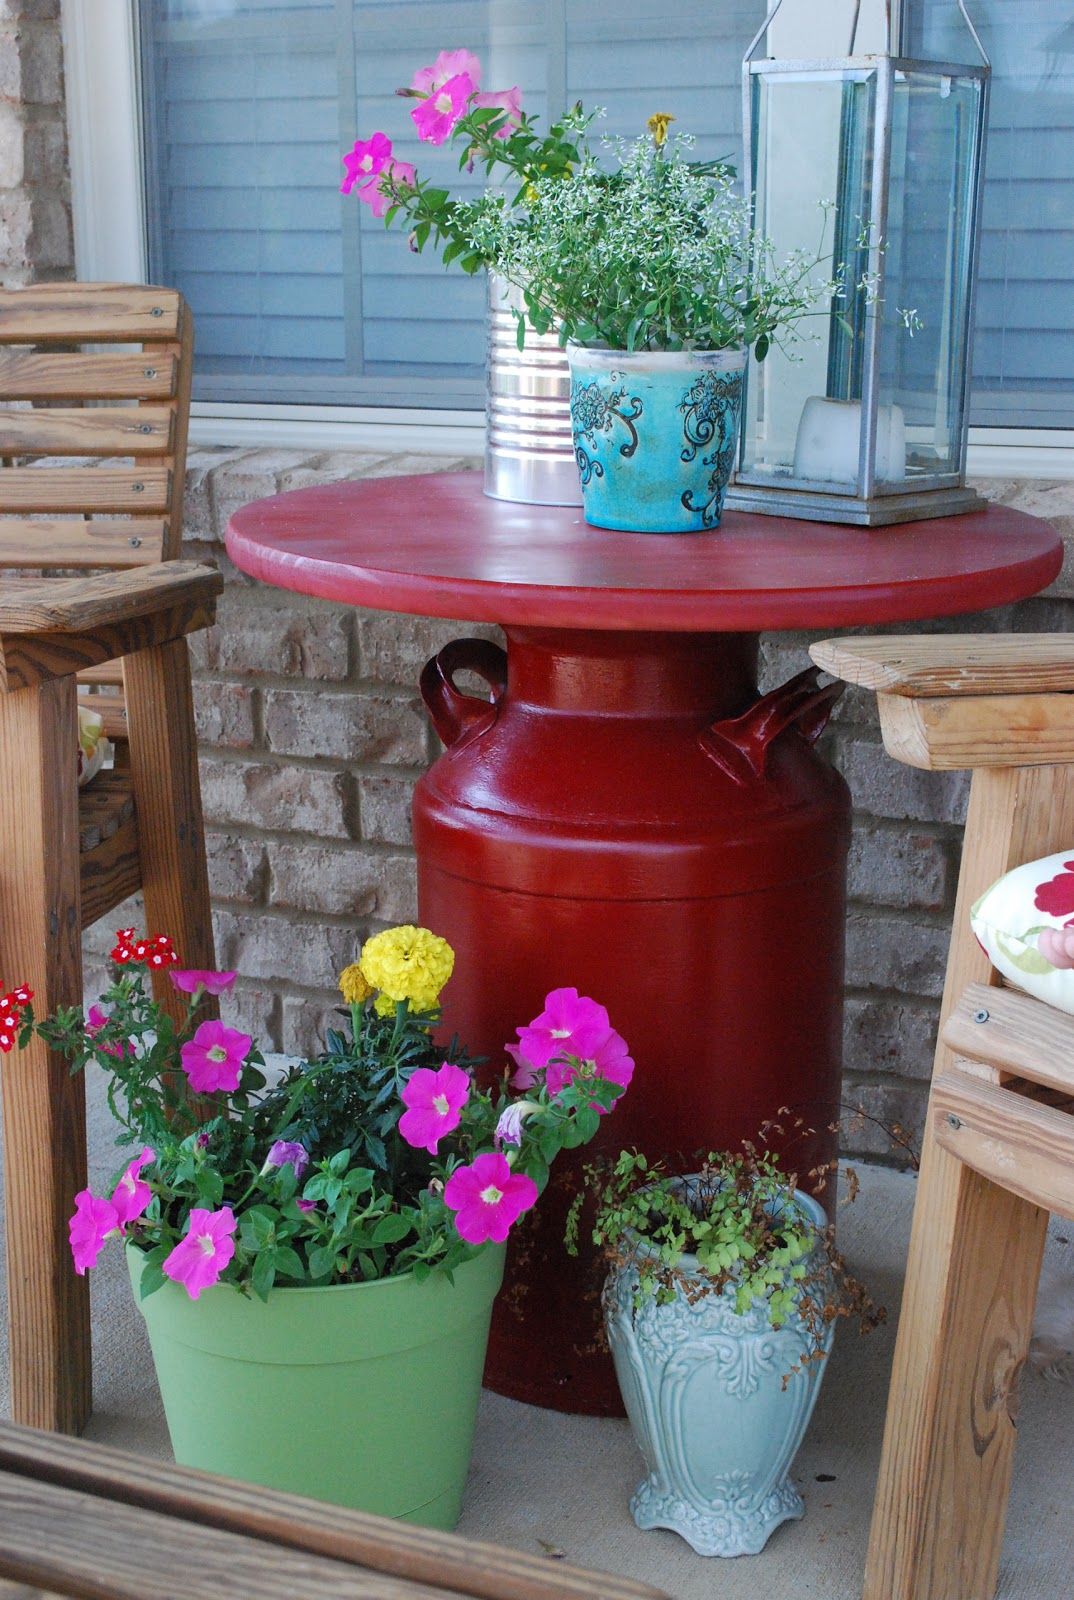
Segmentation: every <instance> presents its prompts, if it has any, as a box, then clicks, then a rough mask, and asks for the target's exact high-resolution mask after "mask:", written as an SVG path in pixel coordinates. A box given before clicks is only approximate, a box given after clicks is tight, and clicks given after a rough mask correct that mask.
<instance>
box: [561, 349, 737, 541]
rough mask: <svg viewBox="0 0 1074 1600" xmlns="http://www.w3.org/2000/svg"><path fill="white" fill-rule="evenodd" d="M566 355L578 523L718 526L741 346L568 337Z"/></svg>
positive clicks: (699, 529)
mask: <svg viewBox="0 0 1074 1600" xmlns="http://www.w3.org/2000/svg"><path fill="white" fill-rule="evenodd" d="M567 356H568V360H569V361H570V368H571V423H572V427H573V430H574V453H575V457H576V459H577V462H578V471H579V475H580V478H581V484H582V503H583V505H584V507H585V517H586V521H587V522H591V523H593V524H594V525H595V526H596V527H598V528H619V529H624V530H630V531H633V532H635V533H704V532H706V531H708V530H711V529H713V528H716V527H718V526H719V522H720V515H721V513H722V511H723V502H724V495H725V493H726V491H727V484H728V481H729V479H730V476H731V471H732V468H733V466H734V461H735V448H736V444H737V440H738V420H739V413H740V411H741V406H742V374H743V372H744V370H745V366H746V352H745V351H744V350H682V351H656V350H654V351H648V350H647V351H634V352H633V353H631V352H630V351H626V350H596V349H589V348H587V347H585V346H582V345H576V344H569V345H568V346H567Z"/></svg>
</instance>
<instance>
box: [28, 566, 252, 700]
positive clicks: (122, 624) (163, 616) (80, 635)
mask: <svg viewBox="0 0 1074 1600" xmlns="http://www.w3.org/2000/svg"><path fill="white" fill-rule="evenodd" d="M223 583H224V580H223V578H222V577H221V575H220V573H219V572H217V571H216V569H215V568H214V567H203V566H199V565H197V563H195V562H193V561H165V562H162V563H160V564H159V565H158V566H153V567H141V568H138V569H135V570H133V571H128V572H110V573H108V574H107V575H106V576H104V577H100V578H72V579H66V578H55V579H48V580H45V581H43V582H35V583H22V582H16V583H12V584H10V585H8V586H6V587H5V588H4V589H3V590H2V591H0V693H2V694H7V693H10V692H11V691H12V690H15V689H26V688H29V687H30V686H31V685H33V684H37V683H41V682H43V681H44V680H45V679H47V678H62V677H68V676H70V675H71V674H72V673H77V672H83V671H84V670H85V669H86V668H87V667H96V666H99V665H100V664H101V663H102V662H105V661H116V660H119V659H120V658H121V657H123V656H129V655H134V654H135V653H136V652H137V651H139V650H147V649H149V648H150V647H151V646H153V645H160V644H167V643H169V641H170V640H172V639H181V638H183V636H184V635H185V634H188V633H194V632H196V631H197V630H198V629H199V628H207V627H209V625H210V624H211V623H212V622H213V620H214V619H215V616H216V597H217V595H218V594H219V593H220V591H221V589H222V588H223Z"/></svg>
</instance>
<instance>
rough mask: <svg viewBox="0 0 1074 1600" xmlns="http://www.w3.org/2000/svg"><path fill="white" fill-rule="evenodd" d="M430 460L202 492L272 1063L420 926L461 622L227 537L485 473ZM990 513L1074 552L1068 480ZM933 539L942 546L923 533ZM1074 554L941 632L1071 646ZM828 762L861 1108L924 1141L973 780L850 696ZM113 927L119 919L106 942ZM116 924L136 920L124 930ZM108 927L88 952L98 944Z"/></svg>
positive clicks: (849, 1134)
mask: <svg viewBox="0 0 1074 1600" xmlns="http://www.w3.org/2000/svg"><path fill="white" fill-rule="evenodd" d="M473 465H476V463H473V462H459V461H457V462H448V461H445V460H444V459H442V458H433V457H420V458H416V457H412V456H411V457H404V456H394V457H384V456H374V455H363V454H358V453H347V452H337V453H333V454H327V455H326V454H302V453H300V452H295V451H267V450H265V451H245V452H244V451H207V452H198V453H196V454H195V456H194V457H193V459H192V462H191V467H190V473H189V478H188V497H189V498H188V508H187V523H186V526H187V537H188V541H189V542H188V547H187V548H188V553H189V554H190V555H192V556H197V557H199V558H209V559H212V560H215V561H218V562H220V563H221V565H222V566H223V567H224V570H225V573H226V576H227V586H226V588H225V592H224V596H223V599H222V602H221V606H220V612H219V623H218V626H217V628H216V629H215V631H214V632H213V633H212V634H211V635H207V636H206V635H202V636H199V638H198V639H197V640H196V641H195V643H194V652H195V670H196V679H197V683H196V697H197V712H198V725H199V731H200V738H201V762H202V784H203V789H204V797H205V807H206V814H207V819H208V826H209V856H210V872H211V875H212V882H213V892H214V899H215V903H216V921H217V939H218V952H219V956H220V959H221V961H222V962H223V963H224V964H226V965H229V966H235V967H237V968H238V969H239V970H240V972H241V973H242V978H241V979H240V982H239V984H238V987H237V992H236V996H235V1000H234V1003H233V1014H234V1015H237V1016H238V1017H240V1018H241V1019H242V1020H243V1021H244V1023H245V1024H246V1025H247V1026H248V1027H249V1028H250V1029H251V1030H253V1031H256V1032H257V1033H259V1034H261V1035H262V1036H263V1037H264V1038H265V1039H266V1040H267V1041H270V1042H271V1043H272V1044H273V1045H274V1046H275V1047H277V1048H280V1049H283V1050H286V1051H303V1050H306V1049H308V1048H310V1047H311V1046H313V1045H314V1044H315V1042H316V1040H317V1038H318V1036H319V1034H320V1030H321V1029H322V1027H323V1025H324V1023H325V1021H326V1019H327V1017H328V1014H329V1013H330V1010H331V1008H332V1006H333V1005H334V1004H335V1001H336V995H335V991H334V988H333V976H334V974H335V972H336V971H337V970H338V969H339V968H340V967H341V966H343V965H344V964H345V963H346V962H347V961H349V960H351V959H352V958H353V955H354V952H355V949H356V946H357V944H358V942H359V941H360V940H361V939H362V938H363V937H365V935H366V934H367V933H369V932H370V931H371V930H373V929H375V928H377V927H380V926H383V925H384V924H389V923H393V922H397V921H403V920H408V919H410V918H412V917H413V916H414V915H415V910H416V906H415V874H414V860H413V855H412V852H411V848H410V830H409V814H408V812H409V801H410V793H411V790H412V787H413V784H414V781H415V779H416V777H417V776H418V774H419V773H420V772H421V770H422V768H423V767H424V765H425V763H426V762H427V761H429V760H430V759H431V758H432V756H433V755H434V753H435V740H434V738H433V736H432V734H431V733H430V731H429V729H428V727H427V724H426V720H425V717H424V713H423V710H422V708H421V705H420V701H419V700H418V697H417V694H416V691H415V685H416V682H417V676H418V673H419V671H420V669H421V666H422V665H423V663H424V662H425V660H426V659H427V658H428V657H429V656H430V655H431V654H433V653H434V652H435V651H436V650H437V649H439V648H440V646H441V645H442V644H444V643H445V642H446V641H447V640H449V639H451V638H453V637H455V636H456V635H458V634H459V633H460V632H475V631H476V632H479V633H486V634H488V635H489V636H494V633H495V630H493V629H486V628H480V627H478V628H476V629H475V627H474V625H473V624H468V623H466V622H465V620H460V621H458V622H432V621H427V620H424V619H418V618H409V617H398V616H390V615H382V614H380V613H376V612H361V611H359V612H355V611H352V610H350V609H348V608H343V607H339V606H335V605H330V604H327V603H325V602H321V601H315V600H306V599H303V598H301V597H299V596H295V595H289V594H286V593H283V592H281V591H278V590H273V589H269V588H266V587H264V586H262V585H259V584H254V583H251V582H250V581H249V580H248V579H246V578H245V577H243V576H242V575H241V574H240V573H237V572H236V571H235V570H234V569H233V568H231V567H230V566H229V565H228V563H227V560H226V557H225V555H224V552H223V547H222V541H223V534H224V529H225V527H226V524H227V519H228V517H229V515H230V513H231V511H232V510H233V509H234V508H235V507H236V506H239V505H242V504H244V503H246V502H247V501H249V500H253V499H256V498H258V497H260V496H262V495H267V494H272V493H276V492H278V491H280V490H283V489H288V488H298V487H301V486H303V485H305V484H311V483H318V482H326V481H330V480H332V479H338V478H357V477H364V476H373V475H376V476H383V475H385V474H392V473H402V472H418V471H433V470H439V469H442V468H444V467H445V466H458V467H462V466H473ZM981 487H982V488H983V489H984V491H985V492H986V493H988V494H989V495H990V496H991V497H992V498H993V499H996V500H1000V501H1002V502H1004V503H1008V504H1015V505H1019V506H1022V507H1023V508H1024V509H1026V510H1030V511H1036V512H1039V513H1040V514H1042V515H1046V516H1048V517H1050V518H1051V519H1052V520H1053V521H1054V522H1055V523H1056V525H1057V526H1059V527H1061V528H1062V529H1063V531H1064V533H1066V534H1067V535H1068V537H1069V540H1070V544H1071V549H1072V552H1074V483H1067V484H1055V485H1051V484H1044V483H1009V482H998V481H997V482H990V483H986V484H983V485H982V486H981ZM921 533H922V535H927V529H922V530H921ZM1072 601H1074V558H1072V560H1071V563H1070V565H1069V569H1068V570H1067V571H1066V572H1065V573H1064V575H1063V577H1061V578H1060V580H1059V582H1058V583H1057V584H1056V585H1055V586H1054V588H1053V589H1052V590H1051V591H1050V592H1049V594H1048V595H1047V596H1044V597H1041V598H1039V599H1037V600H1032V601H1028V602H1026V603H1024V604H1022V605H1018V606H1013V607H1007V608H1005V609H1004V610H1001V611H996V612H992V613H989V614H988V615H987V616H984V617H979V618H961V619H957V620H953V621H950V622H944V623H937V624H935V625H934V626H935V627H937V628H943V629H950V630H955V629H964V628H981V629H991V628H995V629H1010V628H1014V629H1020V630H1037V629H1064V628H1067V627H1070V626H1071V622H1072V620H1074V605H1072ZM808 643H809V636H807V635H805V634H780V635H771V636H768V637H767V638H766V639H765V640H764V641H763V669H764V670H763V680H762V682H763V686H764V687H771V686H773V685H775V684H776V683H780V682H782V681H783V680H784V679H786V678H787V677H789V676H791V675H792V674H793V673H795V672H797V671H800V670H801V668H802V667H803V666H804V665H806V664H807V654H806V652H807V646H808ZM825 747H826V748H827V750H828V752H829V754H830V755H831V757H832V758H833V759H834V760H835V762H836V763H837V764H838V765H839V767H840V768H841V769H842V771H843V772H844V773H845V774H846V777H847V779H848V781H849V783H850V785H851V788H852V790H853V793H854V798H855V803H856V808H857V809H856V813H855V830H854V844H853V849H852V853H851V860H850V896H851V910H850V920H849V930H848V956H847V1025H846V1096H845V1098H846V1101H847V1103H848V1104H851V1105H855V1106H860V1107H861V1108H862V1111H863V1112H864V1113H865V1114H867V1115H868V1116H874V1117H876V1118H878V1119H879V1122H880V1123H882V1124H885V1125H888V1126H890V1125H891V1124H893V1123H897V1124H901V1125H903V1126H904V1127H905V1128H907V1129H908V1130H909V1131H911V1132H914V1131H916V1130H917V1129H918V1128H919V1127H920V1121H921V1116H922V1112H923V1109H924V1096H925V1084H926V1082H927V1079H928V1074H929V1070H930V1066H931V1056H932V1044H933V1038H934V1033H935V1026H936V1013H937V1006H938V1000H939V995H940V990H941V987H942V981H943V967H944V961H945V958H946V950H947V938H948V931H949V928H950V920H951V913H952V907H953V902H954V889H955V881H956V877H957V872H958V858H959V849H960V843H961V822H962V819H963V816H964V813H965V804H966V793H967V787H968V784H967V780H966V777H965V776H964V775H963V774H960V773H953V774H934V773H924V772H917V771H914V770H913V769H911V768H908V767H903V766H900V765H897V764H896V763H895V762H893V761H890V760H889V759H888V758H887V757H886V756H885V754H884V752H883V749H882V746H881V743H880V737H879V732H878V729H877V724H876V717H875V710H874V701H873V698H872V696H870V695H867V694H865V693H863V692H862V691H858V690H851V691H848V692H847V694H846V695H845V696H844V699H843V701H842V703H841V704H840V706H839V708H838V711H837V714H836V716H835V718H834V720H833V723H832V727H831V730H830V732H829V733H828V734H827V735H826V736H825ZM112 925H113V924H112V923H111V922H110V923H109V927H111V926H112ZM114 925H115V926H119V925H120V922H119V921H116V922H115V923H114ZM104 937H105V935H104V931H103V930H99V931H97V932H96V933H95V934H93V935H91V939H92V940H93V947H94V949H96V950H97V951H98V952H100V951H101V950H102V949H103V948H104V945H103V940H104ZM846 1144H847V1147H848V1149H850V1150H852V1151H854V1152H855V1153H872V1154H877V1155H885V1156H886V1155H890V1154H891V1153H892V1145H891V1141H890V1138H889V1136H888V1134H887V1133H886V1132H885V1131H884V1130H883V1128H882V1127H880V1126H877V1125H876V1124H875V1123H872V1122H870V1121H868V1120H867V1116H864V1115H857V1116H851V1117H849V1118H848V1126H847V1130H846Z"/></svg>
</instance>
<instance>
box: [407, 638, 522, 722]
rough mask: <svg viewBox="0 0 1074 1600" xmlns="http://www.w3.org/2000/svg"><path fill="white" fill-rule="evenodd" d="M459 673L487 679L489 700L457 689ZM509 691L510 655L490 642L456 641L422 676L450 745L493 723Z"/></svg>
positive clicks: (429, 705) (425, 692) (431, 706)
mask: <svg viewBox="0 0 1074 1600" xmlns="http://www.w3.org/2000/svg"><path fill="white" fill-rule="evenodd" d="M456 672H476V673H477V675H478V677H480V678H484V680H485V682H486V683H487V684H488V686H489V696H488V699H487V700H486V699H483V698H481V697H480V696H478V695H476V694H463V692H462V690H461V689H457V688H456V687H455V674H456ZM506 688H507V652H506V651H505V650H502V649H501V648H500V646H499V645H498V644H493V643H492V642H491V640H489V639H453V640H452V641H451V643H450V644H446V645H445V646H444V648H443V649H442V650H441V651H439V652H438V653H437V654H436V655H435V656H433V658H432V660H431V661H427V662H426V663H425V667H424V669H423V671H422V674H421V697H422V699H423V700H424V701H425V705H426V708H427V709H428V712H429V715H430V717H431V718H432V720H433V727H434V728H435V729H436V731H437V733H438V734H439V735H440V738H441V740H442V741H443V743H444V744H445V745H448V746H451V745H453V744H455V743H456V742H457V741H458V740H459V739H461V738H462V736H463V735H464V734H466V733H469V732H470V731H471V730H476V729H477V728H479V727H486V726H488V725H489V724H490V723H491V722H493V721H494V720H495V716H496V707H497V706H498V705H499V703H500V700H501V699H502V697H503V692H504V690H505V689H506Z"/></svg>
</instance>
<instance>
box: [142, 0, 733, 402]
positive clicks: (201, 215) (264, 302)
mask: <svg viewBox="0 0 1074 1600" xmlns="http://www.w3.org/2000/svg"><path fill="white" fill-rule="evenodd" d="M763 14H764V4H763V0H732V3H728V0H722V3H721V4H719V5H713V4H712V3H711V0H675V3H674V4H672V5H671V6H668V7H664V8H659V7H654V6H653V5H652V3H651V0H482V3H475V0H377V3H370V0H353V3H346V0H344V3H338V0H291V3H290V4H283V3H281V0H142V3H141V6H140V22H141V43H142V59H143V74H142V76H143V85H144V90H143V92H144V103H145V121H146V157H147V159H146V173H147V186H148V196H147V199H148V206H147V211H148V216H149V226H150V266H151V273H152V276H153V278H154V280H155V281H158V282H164V283H169V284H174V285H176V287H178V288H180V289H181V290H182V291H183V293H184V294H185V295H186V297H187V298H188V300H189V301H190V303H191V305H192V307H193V309H194V313H195V318H196V325H197V339H198V352H197V367H196V371H197V377H196V394H197V396H198V397H199V398H202V399H216V400H234V401H239V400H250V401H258V402H272V401H291V402H309V403H318V404H330V403H333V402H336V403H340V404H343V403H349V404H363V403H364V404H379V405H401V406H402V405H405V406H460V407H471V408H476V407H480V406H481V405H482V404H483V401H484V383H483V369H484V337H485V334H484V282H483V279H476V280H475V279H470V278H467V277H466V276H465V275H464V274H463V273H461V272H459V271H458V270H457V269H455V270H450V269H449V270H445V269H444V268H443V267H442V266H441V265H440V262H439V260H438V258H437V257H436V255H435V254H434V253H433V251H432V250H429V251H427V252H426V253H425V254H424V255H420V256H419V255H414V254H412V253H411V252H410V251H409V250H408V249H407V245H406V239H405V236H404V234H403V233H402V231H401V230H400V229H399V228H393V229H385V226H384V224H383V222H378V221H377V220H376V219H375V218H373V217H372V216H371V215H370V213H369V210H368V208H367V207H364V206H361V205H359V204H358V203H357V202H356V201H355V200H354V198H353V196H352V197H351V198H350V199H346V198H344V197H342V196H340V194H339V193H338V186H339V180H340V177H341V176H342V169H341V167H340V153H341V151H342V150H343V149H345V148H349V147H350V145H351V144H352V143H353V141H354V139H355V138H356V137H358V136H359V135H361V136H362V137H368V135H369V134H370V133H372V132H373V130H374V129H377V128H383V129H384V130H385V132H387V133H388V134H389V135H390V137H391V138H392V141H393V143H394V145H395V149H396V153H397V154H398V155H399V156H400V158H401V159H402V160H405V161H412V162H414V163H415V164H416V165H418V167H419V168H420V170H421V171H422V172H423V173H424V174H426V175H428V176H434V175H435V176H438V177H439V178H440V180H441V181H443V182H444V183H447V184H450V185H451V186H452V188H453V190H454V191H455V192H457V193H460V194H466V193H476V192H477V190H478V187H479V185H480V183H481V182H482V175H481V174H480V173H478V174H475V175H474V176H472V177H471V176H467V174H466V173H465V172H462V173H460V172H459V171H458V151H457V150H455V151H452V149H451V147H450V146H449V147H445V148H443V149H440V150H436V149H433V148H432V147H430V146H428V145H423V144H421V143H420V142H419V140H418V139H417V136H416V133H415V131H414V128H413V125H412V123H411V121H410V117H409V115H408V112H409V109H410V108H409V105H408V103H407V102H406V101H405V100H399V99H397V98H396V97H395V93H394V91H395V89H396V88H398V87H399V86H400V85H403V84H407V83H409V82H410V79H411V77H412V76H413V74H414V72H415V71H416V69H417V68H418V67H420V66H424V65H426V64H427V63H429V62H431V61H432V60H433V59H434V58H435V56H436V55H437V53H438V51H440V50H441V49H444V48H454V47H456V46H459V45H465V46H466V48H468V49H470V50H473V51H474V52H475V53H476V54H477V55H478V56H479V57H480V59H481V62H482V66H483V69H484V71H483V77H482V86H483V87H485V88H507V87H510V85H512V84H514V83H518V84H520V85H521V87H522V90H523V96H524V104H525V106H526V108H527V110H529V111H530V112H532V113H535V114H537V115H539V116H540V117H541V119H542V122H543V121H544V119H545V118H546V117H547V116H548V114H549V112H550V111H551V113H552V114H553V115H555V114H558V113H559V112H561V111H562V110H564V109H565V108H566V107H567V106H568V105H570V104H572V103H573V101H575V100H577V99H583V100H584V101H585V102H586V104H587V105H589V106H592V105H594V104H597V105H602V106H605V107H606V108H607V117H606V118H605V120H604V123H603V127H604V129H605V130H606V131H607V132H608V134H609V135H614V134H617V133H622V134H634V133H637V132H641V131H642V130H643V129H644V125H645V119H646V118H647V117H648V116H649V115H650V114H651V112H653V111H654V110H670V111H673V112H674V113H675V115H676V116H677V117H678V119H679V126H680V127H682V128H684V129H686V130H688V131H690V132H692V133H695V134H696V135H697V137H698V150H699V153H700V154H702V155H705V156H717V155H726V156H729V157H732V158H733V159H735V160H736V162H737V160H738V156H739V143H740V138H741V133H740V127H741V117H740V88H739V65H740V61H741V56H742V52H743V50H744V49H745V46H746V44H747V43H748V42H749V38H750V35H751V33H752V32H753V31H754V30H755V29H756V27H757V26H758V25H759V22H760V20H761V18H762V17H763Z"/></svg>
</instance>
